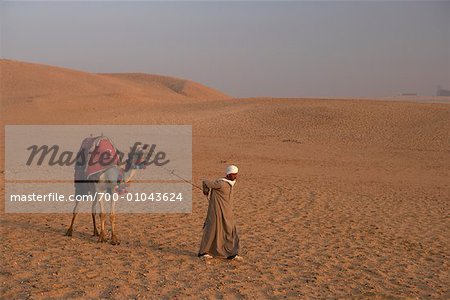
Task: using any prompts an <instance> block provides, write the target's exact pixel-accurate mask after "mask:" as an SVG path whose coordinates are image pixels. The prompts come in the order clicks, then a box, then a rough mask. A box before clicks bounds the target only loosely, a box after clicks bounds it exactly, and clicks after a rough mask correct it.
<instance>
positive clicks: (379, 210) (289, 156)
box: [0, 60, 450, 299]
mask: <svg viewBox="0 0 450 300" xmlns="http://www.w3.org/2000/svg"><path fill="white" fill-rule="evenodd" d="M0 67H1V73H0V76H1V78H0V80H1V81H0V82H1V97H2V98H1V120H2V125H5V124H192V126H193V179H194V183H196V184H199V183H200V181H201V179H202V178H214V177H219V176H222V175H223V171H224V169H225V166H226V165H227V164H230V163H233V164H236V165H238V166H239V167H240V178H239V181H238V183H237V185H236V194H235V215H236V219H237V226H238V231H239V234H240V238H241V255H242V256H243V257H244V259H245V261H244V262H241V263H238V262H230V261H227V260H222V259H214V260H212V261H210V262H209V263H206V262H204V261H202V260H200V259H198V258H197V257H196V254H197V250H198V246H199V243H200V238H201V229H202V224H203V221H204V217H205V213H206V209H207V201H206V199H205V197H204V196H203V194H202V193H201V192H200V191H198V190H196V189H194V190H193V207H192V213H191V214H164V215H158V214H120V215H118V216H117V221H116V223H117V225H116V226H117V230H118V234H119V237H120V239H121V240H122V243H121V244H120V245H119V246H112V245H110V244H108V243H106V244H100V243H97V241H96V237H93V236H92V235H91V233H92V227H91V226H92V225H91V217H90V215H87V214H84V215H81V216H80V217H79V219H78V220H77V222H76V227H75V231H74V235H73V236H72V237H66V236H64V233H65V230H66V229H67V227H68V225H69V224H70V219H71V215H69V214H5V213H4V179H5V178H4V161H3V160H4V129H2V133H1V135H2V136H1V137H0V138H1V139H0V140H1V154H2V155H1V160H2V161H1V165H0V167H1V174H2V176H1V177H2V178H1V198H0V203H1V211H2V214H1V217H0V218H1V242H0V245H1V252H0V261H1V271H0V282H1V287H0V298H3V299H24V298H25V299H26V298H31V299H51V298H54V299H56V298H112V299H125V298H137V299H145V298H173V297H178V298H225V299H234V298H236V299H239V298H250V299H254V298H258V299H263V298H284V297H287V298H312V299H330V298H380V299H386V298H389V299H399V298H420V299H428V298H436V299H449V298H450V291H449V286H450V279H449V271H450V269H449V257H450V249H449V247H450V236H449V228H450V219H449V212H450V201H449V198H450V180H449V179H450V105H449V104H442V103H441V104H437V103H421V102H414V101H379V100H378V101H370V100H358V99H352V100H351V99H348V100H332V99H276V98H248V99H233V98H231V97H230V96H227V95H226V94H224V93H221V92H219V91H216V90H214V89H211V88H208V87H205V86H203V85H201V84H198V83H194V82H191V81H187V80H183V79H175V78H171V77H164V76H156V75H145V74H91V73H85V72H80V71H74V70H68V69H63V68H57V67H51V66H45V65H38V64H31V63H24V62H17V61H9V60H2V61H1V64H0ZM443 100H445V99H443ZM447 100H448V99H447ZM2 128H4V127H3V126H2Z"/></svg>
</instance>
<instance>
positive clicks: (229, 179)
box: [198, 165, 242, 261]
mask: <svg viewBox="0 0 450 300" xmlns="http://www.w3.org/2000/svg"><path fill="white" fill-rule="evenodd" d="M237 175H238V168H237V167H236V166H234V165H231V166H228V167H227V169H226V177H224V178H219V179H216V180H214V181H209V180H205V181H203V194H205V195H209V198H208V199H209V205H208V214H207V216H206V221H205V224H204V227H203V237H202V242H201V244H200V250H199V253H198V256H199V257H202V258H212V257H213V256H221V257H226V258H228V259H234V260H238V261H240V260H242V257H240V256H238V251H239V236H238V233H237V230H236V223H235V220H234V215H233V187H234V185H235V183H236V178H237Z"/></svg>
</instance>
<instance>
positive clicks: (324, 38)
mask: <svg viewBox="0 0 450 300" xmlns="http://www.w3.org/2000/svg"><path fill="white" fill-rule="evenodd" d="M0 5H1V6H0V9H1V12H0V26H1V28H0V30H1V31H0V32H1V44H0V47H1V48H0V50H1V55H2V57H3V58H9V59H17V60H24V61H31V62H39V63H44V64H49V65H57V66H64V67H69V68H73V69H79V70H85V71H89V72H145V73H154V74H163V75H169V76H176V77H182V78H186V79H191V80H194V81H198V82H201V83H203V84H206V85H209V86H212V87H215V88H217V89H219V90H222V91H224V92H226V93H228V94H230V95H233V96H237V97H248V96H279V97H294V96H299V97H300V96H303V97H327V96H336V97H345V96H349V97H371V96H390V95H396V94H399V93H402V92H411V93H418V94H420V95H434V94H435V92H436V86H437V85H438V84H441V85H442V86H443V87H447V88H450V1H441V2H430V1H422V2H404V1H402V2H392V1H383V2H376V1H369V2H367V1H365V2H362V3H361V2H344V1H333V2H324V1H320V2H317V1H316V2H313V1H309V2H305V1H303V2H279V1H272V2H254V1H251V2H164V1H163V2H143V1H141V2H132V1H121V2H18V1H9V2H1V4H0Z"/></svg>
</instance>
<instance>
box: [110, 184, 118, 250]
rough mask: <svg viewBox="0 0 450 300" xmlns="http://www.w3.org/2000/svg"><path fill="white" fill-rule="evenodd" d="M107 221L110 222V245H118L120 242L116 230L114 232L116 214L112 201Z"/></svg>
mask: <svg viewBox="0 0 450 300" xmlns="http://www.w3.org/2000/svg"><path fill="white" fill-rule="evenodd" d="M110 191H111V190H110ZM111 199H112V195H111ZM109 221H110V222H111V244H112V245H119V244H120V241H119V239H118V238H117V235H116V230H115V224H116V212H115V201H114V200H112V201H111V211H110V214H109Z"/></svg>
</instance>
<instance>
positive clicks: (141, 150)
mask: <svg viewBox="0 0 450 300" xmlns="http://www.w3.org/2000/svg"><path fill="white" fill-rule="evenodd" d="M148 154H149V149H147V148H146V147H145V146H142V145H141V144H140V143H135V144H134V145H133V146H131V147H130V152H128V159H127V160H126V167H125V168H126V169H127V170H128V169H145V167H146V166H147V164H148V163H147V161H148Z"/></svg>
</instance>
